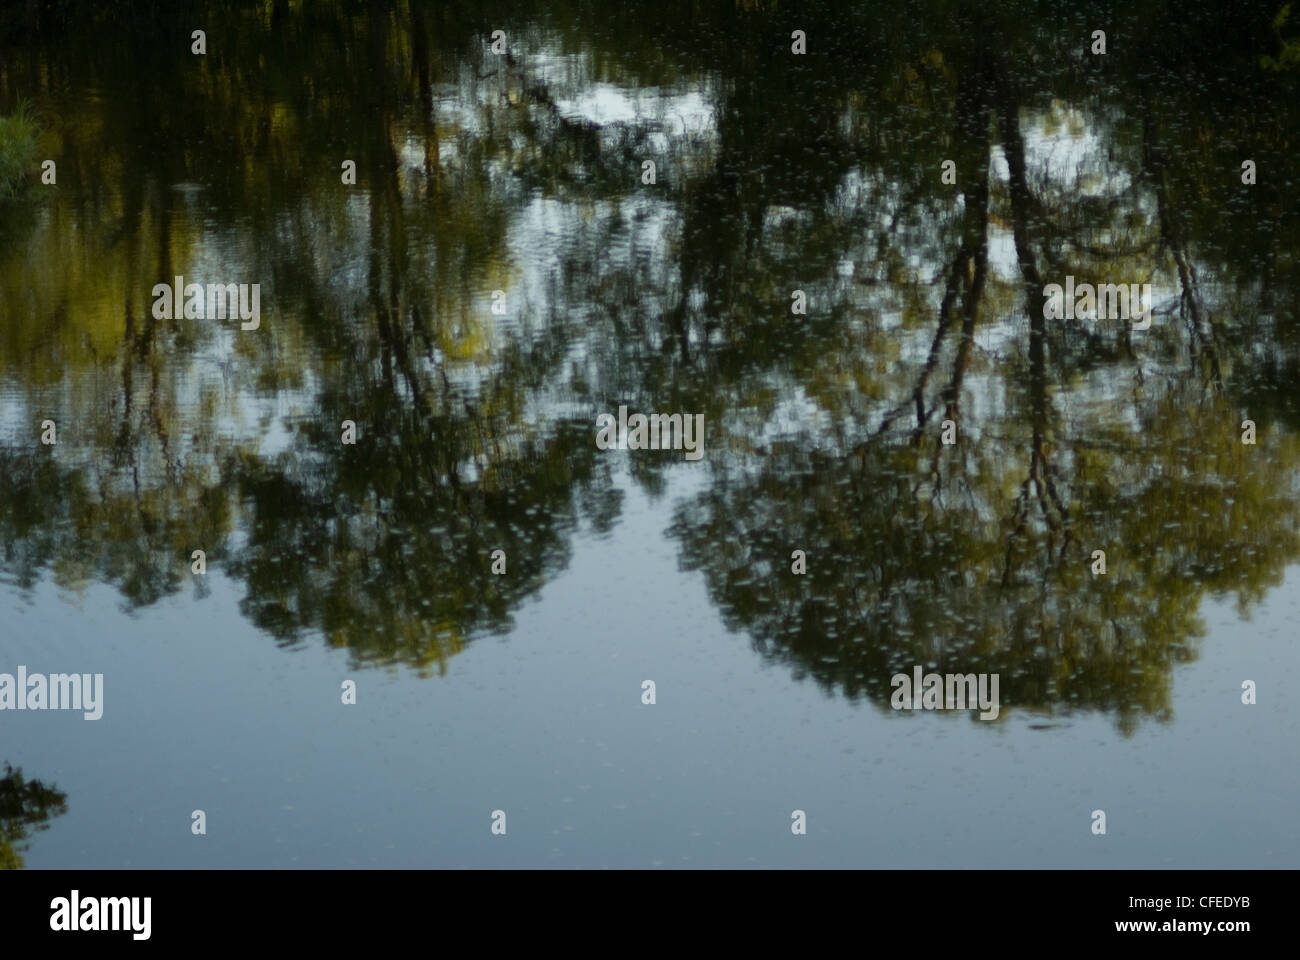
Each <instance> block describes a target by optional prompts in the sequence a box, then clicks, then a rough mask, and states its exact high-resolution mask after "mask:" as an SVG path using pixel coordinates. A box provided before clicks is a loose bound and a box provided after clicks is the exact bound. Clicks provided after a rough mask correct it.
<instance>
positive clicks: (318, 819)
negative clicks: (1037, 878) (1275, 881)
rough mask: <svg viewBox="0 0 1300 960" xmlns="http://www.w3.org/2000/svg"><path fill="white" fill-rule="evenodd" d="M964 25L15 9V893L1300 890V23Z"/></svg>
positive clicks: (9, 382) (1, 441)
mask: <svg viewBox="0 0 1300 960" xmlns="http://www.w3.org/2000/svg"><path fill="white" fill-rule="evenodd" d="M989 7H990V5H987V4H979V3H972V4H962V3H939V2H935V3H930V4H920V5H915V6H909V7H907V8H903V7H902V6H895V5H888V6H884V5H882V6H881V7H879V8H876V7H872V6H869V5H858V4H835V3H826V4H818V5H810V6H807V7H806V8H804V7H801V8H800V9H799V10H797V11H793V10H791V9H789V8H788V6H787V5H777V4H770V3H763V2H759V0H755V2H736V3H731V2H720V3H718V4H716V5H709V4H694V3H680V4H679V3H675V2H667V3H659V4H637V5H634V6H632V7H630V8H629V9H617V6H616V5H607V4H603V3H597V2H594V0H593V2H590V3H563V2H557V3H550V4H547V5H545V9H540V10H539V8H538V5H535V4H516V3H486V4H481V3H477V2H468V0H467V2H464V3H458V2H453V3H442V4H437V5H428V6H425V5H420V4H416V3H414V2H412V3H398V4H386V3H380V2H371V3H360V2H355V3H354V2H314V3H311V4H301V5H299V4H290V3H279V2H276V3H240V2H227V3H206V4H204V3H187V2H178V3H173V4H165V5H160V8H159V9H153V8H152V7H150V6H148V5H143V4H128V3H121V4H118V3H111V2H110V3H100V4H94V5H91V4H79V3H68V2H61V3H60V2H56V3H50V4H45V5H41V6H40V7H39V9H37V7H36V5H30V7H28V6H24V5H18V6H17V7H16V8H14V9H11V10H6V11H5V12H3V13H0V27H2V30H0V37H2V38H3V42H2V43H0V115H5V114H7V113H9V112H11V111H12V110H13V109H15V106H16V104H17V103H18V102H19V101H27V102H30V103H31V104H33V105H34V106H35V108H36V109H37V110H38V112H39V113H40V115H41V118H42V124H43V133H42V135H41V150H40V156H41V157H42V158H47V157H48V158H51V159H54V160H56V161H57V182H56V184H54V185H42V184H40V183H39V182H37V183H34V184H32V185H30V186H29V188H28V189H27V191H26V192H25V193H24V194H23V195H22V196H21V197H20V198H19V199H18V200H16V201H12V202H7V203H5V202H3V201H0V609H2V615H0V672H9V673H14V672H15V671H16V669H17V667H18V666H19V665H20V664H21V665H24V666H26V668H27V669H28V671H30V672H43V673H57V672H78V673H92V674H93V673H102V674H103V676H104V681H103V683H104V705H103V716H102V718H101V719H99V720H95V721H87V720H84V719H83V718H82V715H81V713H79V712H71V711H24V712H18V711H8V710H6V711H4V712H0V765H4V764H9V765H12V767H13V768H17V769H18V770H20V771H21V772H20V773H15V774H12V775H10V776H9V778H8V779H5V780H3V781H0V843H2V844H3V845H2V846H0V859H2V860H3V863H0V866H3V865H8V866H20V865H22V864H23V863H24V862H25V864H26V865H27V866H30V867H50V866H120V865H135V866H212V865H217V866H293V865H303V866H306V865H324V866H343V865H395V866H397V865H400V866H407V865H411V866H421V865H456V866H465V865H469V866H473V865H486V866H505V865H514V866H552V865H554V866H572V865H577V866H648V865H665V866H692V865H738V866H744V865H778V866H779V865H832V866H932V865H942V866H1029V865H1050V866H1058V865H1060V866H1064V865H1080V866H1115V865H1143V866H1165V865H1172V866H1206V865H1231V866H1292V867H1294V866H1297V865H1300V826H1298V825H1297V824H1298V821H1297V818H1296V816H1295V810H1296V797H1297V792H1298V790H1300V773H1298V772H1297V762H1296V761H1297V746H1296V745H1297V738H1298V735H1300V712H1298V708H1297V703H1298V702H1300V701H1297V698H1296V690H1297V687H1298V686H1300V648H1298V646H1297V642H1296V633H1295V624H1296V623H1297V621H1300V566H1298V565H1297V564H1298V562H1300V490H1298V484H1297V468H1298V467H1300V403H1298V397H1297V387H1298V386H1300V368H1298V367H1297V363H1298V362H1300V322H1298V320H1300V316H1298V305H1300V262H1297V257H1296V253H1297V250H1298V249H1300V245H1298V244H1297V240H1298V239H1300V215H1298V209H1300V202H1298V201H1297V194H1296V186H1297V173H1298V172H1300V159H1297V156H1296V145H1297V131H1300V116H1298V115H1297V114H1298V112H1300V97H1297V95H1296V94H1297V92H1298V91H1297V86H1298V84H1297V78H1298V77H1300V74H1297V73H1296V72H1295V71H1294V70H1292V71H1291V72H1288V71H1287V70H1281V71H1278V70H1273V69H1270V68H1269V67H1268V65H1267V64H1263V63H1261V59H1260V58H1261V57H1263V56H1276V55H1278V51H1279V44H1280V43H1281V42H1282V41H1284V40H1286V39H1287V38H1288V37H1289V36H1290V33H1289V29H1288V28H1287V27H1286V26H1285V25H1284V26H1283V27H1282V28H1279V32H1276V33H1275V32H1274V28H1273V26H1272V23H1273V19H1274V16H1275V14H1276V13H1277V9H1275V8H1274V6H1273V5H1271V4H1261V5H1258V6H1250V5H1247V6H1238V7H1234V8H1233V9H1232V10H1231V11H1226V10H1225V11H1220V10H1219V9H1218V7H1217V6H1210V7H1206V6H1197V5H1192V6H1189V5H1186V4H1178V5H1174V4H1163V3H1147V2H1138V3H1136V4H1135V5H1132V6H1131V7H1126V8H1125V10H1124V12H1122V13H1117V12H1114V11H1111V10H1109V9H1108V8H1102V7H1092V6H1088V5H1082V6H1080V5H1077V4H1064V3H1062V4H1053V3H1048V4H1042V3H1039V4H1032V5H1030V4H1004V5H992V7H993V8H992V9H989ZM29 9H31V10H37V12H35V13H29ZM195 29H203V30H205V32H206V44H207V52H206V54H205V55H203V56H197V55H194V54H192V53H191V50H190V45H191V42H192V41H191V33H192V31H193V30H195ZM497 29H500V30H503V31H505V33H506V42H507V47H508V53H506V54H504V55H499V54H496V53H493V52H492V50H491V47H490V44H491V34H492V31H494V30H497ZM796 29H802V30H804V31H805V33H806V35H807V44H808V52H807V53H806V54H805V55H802V56H798V55H794V54H792V53H791V39H790V35H791V32H792V31H793V30H796ZM1094 29H1104V30H1105V31H1106V35H1107V44H1108V49H1107V53H1106V54H1105V55H1094V54H1092V53H1091V52H1090V50H1089V46H1090V43H1091V40H1090V36H1091V33H1092V31H1093V30H1094ZM1247 159H1249V160H1252V161H1253V162H1254V163H1255V165H1256V170H1257V174H1256V176H1257V182H1256V183H1254V184H1243V182H1242V162H1243V161H1244V160H1247ZM347 160H351V161H354V162H355V164H356V183H355V185H352V184H345V183H342V182H341V180H342V173H341V165H342V164H343V163H344V161H347ZM646 160H653V161H654V163H655V182H654V183H645V182H643V162H644V161H646ZM945 160H952V161H954V162H955V178H954V179H955V182H953V183H944V182H943V181H942V177H941V169H942V167H941V165H942V164H943V162H944V161H945ZM38 175H39V174H38V172H36V173H34V177H35V176H38ZM177 275H181V276H184V277H185V282H186V283H190V282H194V283H200V284H208V283H211V284H217V283H220V284H228V283H235V284H239V283H248V284H252V283H257V284H259V285H260V291H261V293H260V296H261V300H260V303H261V314H260V327H259V328H258V329H256V330H243V329H241V324H240V322H239V321H238V320H228V319H214V318H199V317H191V318H189V319H186V318H184V317H181V318H179V319H167V318H165V317H163V318H159V317H156V316H155V315H154V310H153V306H154V296H153V293H152V290H153V287H154V285H155V284H159V283H170V282H172V280H173V278H174V277H175V276H177ZM1067 276H1072V277H1074V278H1075V281H1076V282H1078V283H1084V282H1088V283H1092V284H1100V283H1125V284H1129V283H1134V284H1144V283H1145V284H1150V285H1151V290H1152V306H1153V316H1152V322H1151V325H1150V327H1149V329H1146V330H1134V329H1132V325H1131V323H1129V322H1128V321H1124V320H1122V319H1102V320H1091V319H1068V320H1067V319H1055V318H1052V319H1045V318H1044V316H1043V303H1044V287H1045V285H1047V284H1049V283H1060V284H1064V283H1065V278H1066V277H1067ZM796 290H799V291H803V293H804V295H805V298H806V303H807V312H806V314H804V315H796V314H794V313H792V310H791V305H792V293H793V291H796ZM494 291H502V292H503V293H504V299H503V300H501V299H500V298H497V299H495V300H494ZM494 303H499V304H503V307H501V306H499V307H498V310H499V311H500V312H494V310H493V306H494ZM620 405H623V406H626V407H628V408H629V410H631V411H634V412H637V411H639V412H644V413H651V412H662V413H674V412H683V413H692V414H703V415H704V418H705V424H706V432H705V443H704V455H703V457H702V458H701V459H700V460H698V461H695V462H689V461H687V460H686V459H685V458H684V457H683V454H682V452H681V451H606V450H601V449H598V448H597V445H596V442H595V436H596V428H595V422H596V417H597V416H598V415H599V414H602V413H606V412H612V413H617V411H618V408H619V407H620ZM47 419H48V420H53V421H54V422H55V424H56V425H57V443H55V444H54V445H45V444H42V443H41V434H42V426H41V424H42V422H43V421H45V420H47ZM1247 419H1249V420H1251V421H1253V423H1254V424H1255V428H1256V431H1257V435H1256V443H1254V444H1253V445H1252V444H1245V443H1243V442H1242V435H1243V428H1242V422H1243V421H1244V420H1247ZM345 420H350V421H353V423H354V424H355V425H356V443H355V444H352V445H345V444H343V443H342V442H341V436H342V424H343V421H345ZM944 421H952V424H953V425H954V426H955V429H956V431H957V433H956V437H957V442H956V443H954V444H944V443H943V442H941V437H942V433H943V429H944V428H943V423H944ZM196 549H202V550H204V551H205V552H206V558H207V572H206V574H205V575H202V576H198V575H195V574H193V573H192V572H191V554H192V551H194V550H196ZM494 550H503V551H504V552H505V556H506V572H505V573H504V574H494V573H493V572H492V552H493V551H494ZM795 550H802V551H804V552H805V554H806V557H807V572H806V573H805V574H802V575H799V574H795V573H792V572H791V563H792V560H791V555H792V552H793V551H795ZM1096 550H1104V551H1105V552H1106V567H1107V569H1106V572H1105V573H1104V574H1096V573H1094V572H1093V565H1094V561H1093V552H1094V551H1096ZM915 665H920V666H922V667H923V668H925V669H926V670H927V671H928V670H934V671H937V672H940V673H947V672H960V673H968V672H974V673H989V674H997V675H998V676H999V677H1000V713H999V715H998V717H997V719H996V720H991V721H981V720H979V719H976V716H975V714H974V713H973V712H969V711H949V712H943V711H896V710H893V709H891V705H890V700H891V693H892V688H891V685H890V678H891V676H892V675H893V674H895V673H897V672H906V673H909V674H910V673H911V670H912V668H913V666H915ZM647 679H650V680H653V681H654V682H655V684H656V702H655V703H654V704H653V705H646V704H643V703H642V699H641V696H642V682H643V681H644V680H647ZM345 680H353V681H355V683H356V686H357V696H356V703H355V704H354V705H344V704H343V703H342V702H341V684H342V683H343V682H344V681H345ZM1247 680H1249V681H1253V682H1255V683H1256V684H1257V685H1258V693H1257V697H1258V700H1257V702H1256V703H1255V704H1253V705H1246V704H1243V702H1242V684H1243V682H1244V681H1247ZM4 769H5V767H4V766H0V773H3V771H4ZM195 810H203V811H204V812H205V814H206V818H207V833H206V835H204V836H196V835H194V834H193V833H192V832H191V812H192V811H195ZM494 810H503V811H505V813H506V814H507V817H508V830H507V834H506V835H505V836H497V835H493V833H492V832H491V830H490V827H491V821H492V814H493V811H494ZM794 810H802V811H805V813H806V815H807V825H808V830H807V834H806V835H804V836H796V835H794V834H792V832H791V813H792V811H794ZM1094 810H1104V811H1105V813H1106V817H1107V832H1106V834H1105V835H1104V836H1097V835H1094V834H1093V833H1092V831H1091V829H1090V827H1091V824H1092V819H1091V816H1092V812H1093V811H1094Z"/></svg>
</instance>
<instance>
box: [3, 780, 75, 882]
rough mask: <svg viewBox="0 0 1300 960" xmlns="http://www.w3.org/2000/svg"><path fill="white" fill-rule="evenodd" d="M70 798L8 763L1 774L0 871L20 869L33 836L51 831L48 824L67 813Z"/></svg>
mask: <svg viewBox="0 0 1300 960" xmlns="http://www.w3.org/2000/svg"><path fill="white" fill-rule="evenodd" d="M67 801H68V798H67V795H66V794H64V793H62V792H61V791H59V790H56V789H55V788H54V787H52V786H48V787H47V786H46V785H45V784H43V783H42V782H41V781H40V780H27V779H25V778H24V777H23V772H22V770H21V769H14V768H13V767H11V766H10V765H9V764H7V763H6V764H5V768H4V772H3V773H0V870H21V869H22V868H23V866H24V861H23V856H22V854H23V852H24V851H25V850H26V849H27V845H28V843H29V842H30V838H31V834H32V833H33V832H38V831H41V830H48V829H49V827H50V824H49V821H50V820H51V819H52V818H54V817H57V816H60V815H62V814H65V813H67V812H68V802H67Z"/></svg>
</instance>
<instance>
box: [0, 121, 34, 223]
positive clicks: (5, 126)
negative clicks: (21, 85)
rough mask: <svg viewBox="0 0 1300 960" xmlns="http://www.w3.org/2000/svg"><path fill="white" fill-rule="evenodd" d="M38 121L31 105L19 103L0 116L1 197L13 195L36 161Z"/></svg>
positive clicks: (9, 197)
mask: <svg viewBox="0 0 1300 960" xmlns="http://www.w3.org/2000/svg"><path fill="white" fill-rule="evenodd" d="M40 129H41V128H40V122H39V121H38V119H37V117H36V114H35V112H34V111H33V110H32V108H31V106H30V105H28V104H27V103H25V102H21V101H20V102H19V104H18V106H17V107H16V108H15V109H14V112H13V113H12V114H11V115H10V116H8V117H0V200H3V199H12V198H14V197H16V196H17V195H18V193H19V191H20V190H22V188H23V186H24V185H25V184H26V182H27V179H28V176H29V174H31V173H32V168H33V167H34V166H35V164H36V155H37V142H38V140H37V138H38V137H39V135H40Z"/></svg>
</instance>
